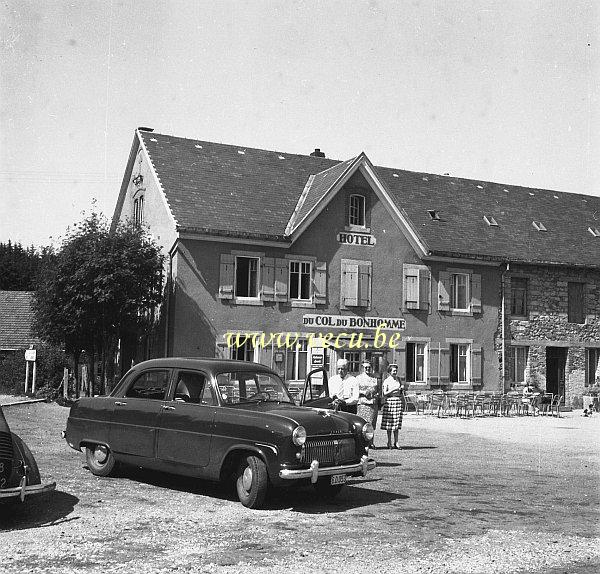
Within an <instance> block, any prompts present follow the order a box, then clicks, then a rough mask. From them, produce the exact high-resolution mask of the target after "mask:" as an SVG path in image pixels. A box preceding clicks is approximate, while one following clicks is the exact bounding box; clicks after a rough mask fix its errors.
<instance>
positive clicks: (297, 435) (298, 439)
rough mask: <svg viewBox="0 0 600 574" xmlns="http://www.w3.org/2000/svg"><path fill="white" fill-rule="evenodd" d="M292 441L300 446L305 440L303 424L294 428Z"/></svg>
mask: <svg viewBox="0 0 600 574" xmlns="http://www.w3.org/2000/svg"><path fill="white" fill-rule="evenodd" d="M292 442H293V443H294V444H295V445H297V446H302V445H303V444H304V443H305V442H306V429H305V428H304V427H303V426H299V427H296V428H295V429H294V432H293V433H292Z"/></svg>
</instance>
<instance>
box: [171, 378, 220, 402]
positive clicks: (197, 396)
mask: <svg viewBox="0 0 600 574" xmlns="http://www.w3.org/2000/svg"><path fill="white" fill-rule="evenodd" d="M176 380H177V384H176V386H175V396H174V397H173V400H175V401H177V402H183V403H195V404H202V405H213V404H215V401H214V397H213V394H212V389H211V385H210V382H209V381H208V380H207V378H206V376H205V375H204V374H203V373H199V372H196V371H179V372H178V373H177V379H176Z"/></svg>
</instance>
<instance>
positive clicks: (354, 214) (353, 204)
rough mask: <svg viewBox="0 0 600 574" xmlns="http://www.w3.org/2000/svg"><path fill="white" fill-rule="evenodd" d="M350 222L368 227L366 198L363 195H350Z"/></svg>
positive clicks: (356, 225) (352, 224) (353, 224)
mask: <svg viewBox="0 0 600 574" xmlns="http://www.w3.org/2000/svg"><path fill="white" fill-rule="evenodd" d="M348 223H349V224H350V225H351V226H355V227H366V222H365V198H364V196H363V195H351V196H350V213H349V219H348Z"/></svg>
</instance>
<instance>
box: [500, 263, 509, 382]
mask: <svg viewBox="0 0 600 574" xmlns="http://www.w3.org/2000/svg"><path fill="white" fill-rule="evenodd" d="M509 270H510V263H508V262H507V263H506V266H505V268H504V271H502V278H501V289H502V392H504V387H505V385H506V285H505V279H506V273H507V271H509Z"/></svg>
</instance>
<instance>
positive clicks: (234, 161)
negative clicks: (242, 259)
mask: <svg viewBox="0 0 600 574" xmlns="http://www.w3.org/2000/svg"><path fill="white" fill-rule="evenodd" d="M140 133H141V135H142V138H143V140H144V144H145V146H146V149H147V150H148V154H149V156H150V159H151V161H152V163H153V165H154V168H155V170H156V172H157V175H158V177H159V179H160V182H161V184H162V186H163V189H164V192H165V194H166V196H167V201H168V202H169V205H170V206H171V210H172V211H173V215H174V217H175V220H176V221H177V223H178V225H179V228H180V230H200V231H202V230H207V231H223V232H227V233H233V234H235V233H239V234H240V235H242V236H243V235H246V234H248V235H254V236H257V237H273V238H281V239H283V238H284V232H285V228H286V226H287V223H288V221H289V219H290V217H291V216H292V214H293V212H294V208H295V207H296V204H297V203H298V198H299V197H300V194H301V193H302V190H303V189H304V186H305V184H306V182H307V180H308V177H309V176H310V175H313V174H316V173H319V172H322V171H324V170H326V169H327V168H329V167H332V166H334V165H336V164H338V163H339V162H338V161H335V160H331V159H325V158H320V157H313V156H304V155H294V154H287V153H279V152H274V151H266V150H261V149H253V148H247V147H242V146H233V145H225V144H217V143H211V142H205V141H195V140H189V139H184V138H177V137H173V136H167V135H161V134H157V133H154V132H140ZM240 152H243V153H240ZM280 158H283V159H280Z"/></svg>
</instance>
